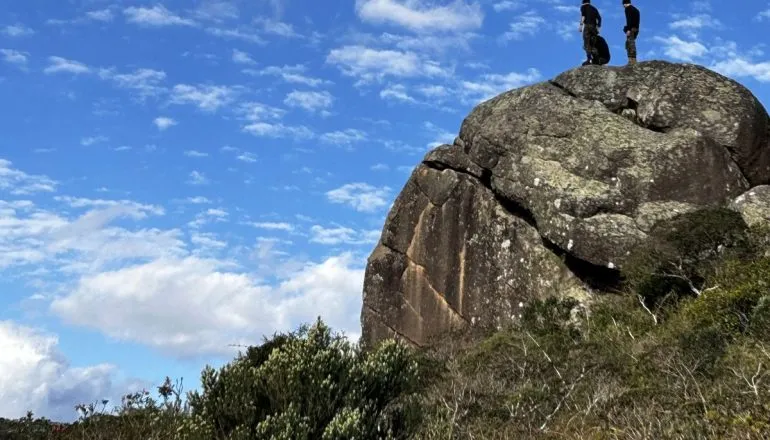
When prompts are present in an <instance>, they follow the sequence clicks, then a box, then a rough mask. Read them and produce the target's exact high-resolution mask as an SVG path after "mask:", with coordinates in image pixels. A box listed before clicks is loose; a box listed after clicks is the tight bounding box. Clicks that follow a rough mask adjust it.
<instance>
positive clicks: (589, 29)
mask: <svg viewBox="0 0 770 440" xmlns="http://www.w3.org/2000/svg"><path fill="white" fill-rule="evenodd" d="M595 33H596V28H595V27H593V26H591V25H585V26H584V27H583V50H584V51H585V52H586V60H587V61H591V58H592V57H593V53H594V50H593V47H594V37H593V36H594V34H595Z"/></svg>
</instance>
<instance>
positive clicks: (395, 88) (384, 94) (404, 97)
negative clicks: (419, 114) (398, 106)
mask: <svg viewBox="0 0 770 440" xmlns="http://www.w3.org/2000/svg"><path fill="white" fill-rule="evenodd" d="M380 98H382V99H392V100H396V101H403V102H411V103H416V102H417V100H416V99H414V98H412V97H411V96H409V93H408V92H407V91H406V87H405V86H404V85H403V84H393V85H391V86H389V87H388V88H385V89H382V90H380Z"/></svg>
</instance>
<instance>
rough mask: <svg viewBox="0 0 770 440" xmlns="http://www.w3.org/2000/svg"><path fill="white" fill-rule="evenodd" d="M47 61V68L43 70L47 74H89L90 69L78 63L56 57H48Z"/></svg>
mask: <svg viewBox="0 0 770 440" xmlns="http://www.w3.org/2000/svg"><path fill="white" fill-rule="evenodd" d="M48 61H49V64H48V67H46V68H45V69H44V70H43V72H44V73H47V74H53V73H71V74H73V75H81V74H85V73H90V72H91V68H90V67H88V66H87V65H85V64H83V63H81V62H79V61H74V60H68V59H66V58H62V57H58V56H51V57H48Z"/></svg>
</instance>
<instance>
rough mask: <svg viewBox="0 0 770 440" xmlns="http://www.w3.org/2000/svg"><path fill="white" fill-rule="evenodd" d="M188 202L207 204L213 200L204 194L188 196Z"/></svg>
mask: <svg viewBox="0 0 770 440" xmlns="http://www.w3.org/2000/svg"><path fill="white" fill-rule="evenodd" d="M187 203H192V204H194V205H205V204H208V203H211V200H209V199H207V198H206V197H203V196H196V197H188V198H187Z"/></svg>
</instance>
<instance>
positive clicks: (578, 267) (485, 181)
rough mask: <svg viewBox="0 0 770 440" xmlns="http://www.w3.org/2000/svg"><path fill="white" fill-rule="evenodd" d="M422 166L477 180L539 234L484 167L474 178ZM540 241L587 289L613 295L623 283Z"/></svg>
mask: <svg viewBox="0 0 770 440" xmlns="http://www.w3.org/2000/svg"><path fill="white" fill-rule="evenodd" d="M423 164H424V165H425V166H427V167H429V168H433V169H436V170H445V169H451V170H452V171H454V172H456V173H460V174H464V175H466V176H469V177H470V178H472V179H474V180H476V181H477V182H479V183H480V184H481V185H483V186H484V187H485V188H487V189H488V190H489V191H490V192H491V193H492V195H493V196H494V198H495V200H496V201H497V203H499V204H500V206H501V207H502V208H503V209H505V210H506V211H507V212H508V213H510V214H511V215H513V216H515V217H517V218H519V219H521V220H523V221H524V222H526V223H527V224H528V225H530V226H532V227H533V228H534V229H535V230H536V231H538V234H539V233H540V229H539V228H538V225H537V219H536V218H535V216H534V214H533V213H532V211H530V210H529V209H527V208H526V207H524V206H523V205H522V204H520V203H518V202H516V201H515V200H511V199H508V198H506V197H504V196H502V195H500V194H499V193H498V192H497V191H495V190H494V189H493V187H492V171H491V170H489V169H486V168H483V169H482V173H481V177H477V176H475V175H473V174H470V173H468V172H467V171H465V170H462V169H456V168H454V167H451V166H449V165H447V164H444V163H440V162H436V161H425V162H423ZM540 239H541V240H542V243H543V245H544V246H545V248H546V249H548V250H549V251H550V252H552V253H553V254H554V255H556V256H557V257H559V258H560V259H561V260H562V261H563V262H564V264H565V266H567V268H568V269H569V270H570V271H571V272H572V273H573V274H574V275H575V276H576V277H577V278H578V279H579V280H581V281H582V282H583V283H585V285H586V286H588V287H590V288H591V289H595V290H599V291H606V292H614V291H618V290H619V288H620V286H621V283H622V276H621V273H620V271H619V270H618V269H611V268H608V267H606V266H601V265H598V264H594V263H591V262H589V261H585V260H582V259H580V258H578V257H576V256H574V255H572V254H571V253H569V252H568V251H566V250H564V249H562V248H560V247H559V246H558V245H556V244H555V243H553V242H552V241H550V240H548V239H547V238H545V237H543V236H542V234H541V235H540Z"/></svg>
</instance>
